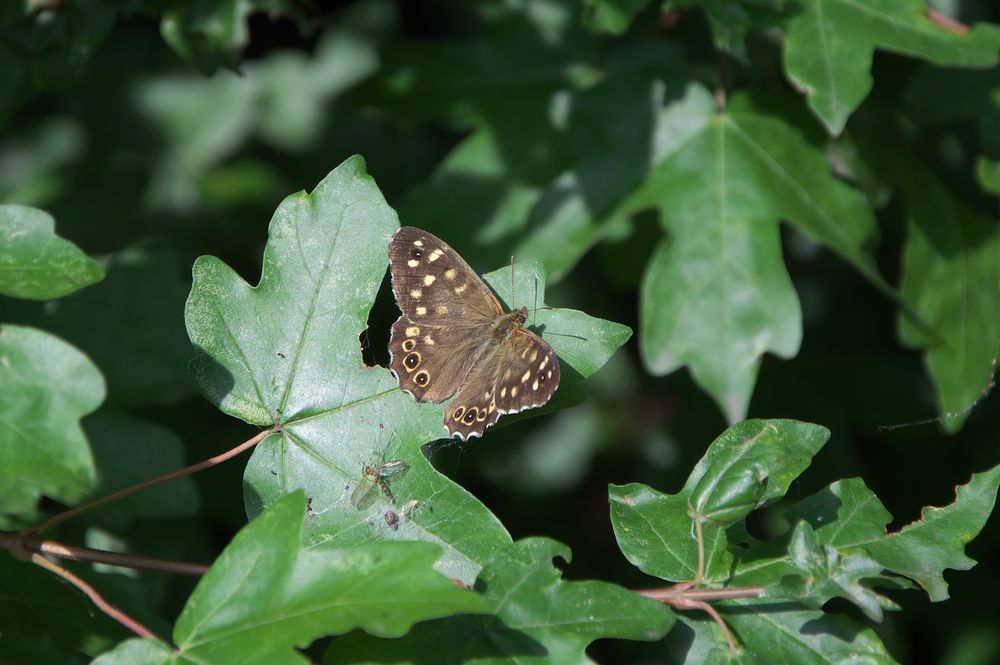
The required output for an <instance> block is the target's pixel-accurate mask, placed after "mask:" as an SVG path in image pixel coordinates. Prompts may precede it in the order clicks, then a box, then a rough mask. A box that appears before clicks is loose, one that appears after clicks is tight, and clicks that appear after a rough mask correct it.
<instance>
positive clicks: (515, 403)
mask: <svg viewBox="0 0 1000 665" xmlns="http://www.w3.org/2000/svg"><path fill="white" fill-rule="evenodd" d="M389 270H390V273H391V275H392V292H393V294H394V295H395V296H396V303H397V304H399V309H400V310H401V312H402V316H400V317H399V318H398V319H397V320H396V322H395V323H394V324H393V325H392V334H391V336H390V337H389V370H390V371H391V372H392V374H393V376H395V377H396V379H397V380H398V381H399V387H400V388H402V389H403V390H405V391H406V392H408V393H409V394H410V395H412V396H413V397H414V398H415V399H416V400H417V401H418V402H435V403H436V402H443V401H444V400H446V399H448V398H449V397H451V396H452V395H454V396H455V397H454V399H452V400H451V402H450V403H449V404H448V406H447V408H445V411H444V426H445V429H447V430H448V433H449V434H450V435H452V436H458V437H459V438H461V439H462V440H463V441H467V440H468V439H469V438H470V437H474V436H482V434H483V432H484V431H486V428H487V427H490V426H491V425H493V424H494V423H496V421H497V420H498V419H499V418H500V416H501V415H503V414H505V413H518V412H520V411H524V410H525V409H531V408H534V407H536V406H541V405H543V404H545V403H546V402H548V401H549V398H550V397H552V393H554V392H555V390H556V388H558V387H559V359H558V358H557V357H556V353H555V351H553V350H552V347H551V346H549V345H548V344H547V343H546V342H545V341H544V340H543V339H542V338H541V337H539V336H538V335H536V334H535V333H534V332H532V331H531V330H528V329H527V328H526V327H525V326H524V322H525V321H526V320H527V318H528V310H527V308H526V307H521V308H519V309H515V310H514V311H512V312H508V311H506V310H504V308H503V305H501V304H500V301H499V300H498V299H497V297H496V295H494V293H493V291H491V290H490V287H488V286H487V285H486V283H485V282H484V281H483V280H482V278H481V277H479V275H478V274H476V271H474V270H473V269H472V267H470V266H469V264H468V263H466V262H465V260H464V259H462V257H461V256H459V255H458V252H456V251H455V250H453V249H452V248H451V247H449V246H448V245H447V244H446V243H445V242H444V241H442V240H441V239H440V238H437V237H435V236H433V235H431V234H430V233H428V232H426V231H422V230H420V229H416V228H413V227H411V226H404V227H402V228H400V229H399V230H398V231H396V233H395V234H394V235H393V236H392V240H391V241H390V242H389Z"/></svg>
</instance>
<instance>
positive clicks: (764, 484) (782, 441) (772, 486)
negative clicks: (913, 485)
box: [609, 420, 829, 584]
mask: <svg viewBox="0 0 1000 665" xmlns="http://www.w3.org/2000/svg"><path fill="white" fill-rule="evenodd" d="M828 437H829V432H828V431H827V430H826V429H825V428H823V427H820V426H818V425H811V424H808V423H800V422H796V421H794V420H748V421H746V422H743V423H740V424H738V425H734V426H732V427H730V428H729V429H728V430H726V431H725V432H723V433H722V434H721V435H720V436H719V437H718V438H717V439H716V440H715V441H713V442H712V444H711V445H710V446H709V447H708V450H707V451H706V452H705V456H704V457H703V458H702V459H701V461H700V462H699V463H698V465H697V466H695V468H694V470H693V471H692V472H691V475H690V476H689V477H688V480H687V482H686V483H685V484H684V488H683V489H682V490H681V491H680V492H678V493H677V494H673V495H670V494H663V493H660V492H657V491H656V490H654V489H652V488H650V487H647V486H646V485H641V484H638V483H633V484H631V485H624V486H614V485H612V486H611V488H610V490H609V496H610V499H611V523H612V524H613V526H614V529H615V538H616V539H617V540H618V546H619V547H620V548H621V550H622V552H623V553H624V554H625V557H626V558H627V559H628V560H629V561H630V562H632V565H634V566H636V567H637V568H639V569H640V570H642V571H643V572H645V573H647V574H649V575H654V576H656V577H659V578H661V579H665V580H671V581H675V582H680V581H686V580H690V579H693V578H694V576H695V573H696V571H697V562H698V553H697V547H696V542H695V539H694V537H693V533H694V532H693V530H692V522H693V519H695V518H697V516H698V515H699V511H704V512H702V513H701V515H702V517H708V516H717V519H718V520H719V521H718V522H714V521H713V522H708V523H707V524H706V525H705V530H704V536H705V540H706V548H705V549H706V552H707V555H706V557H707V558H706V568H705V580H706V582H707V583H709V584H722V583H724V582H725V581H726V580H727V578H728V577H729V576H730V574H731V571H730V569H729V565H730V563H731V561H732V556H731V555H730V554H727V553H726V551H725V547H726V545H727V542H726V536H725V534H724V528H725V527H726V526H728V525H729V524H731V523H733V522H735V521H736V520H740V519H742V518H743V517H744V516H746V514H748V513H749V512H750V510H753V509H754V508H756V507H760V506H763V505H766V504H768V503H772V502H774V501H777V500H778V499H780V498H781V497H783V496H784V495H785V493H786V492H787V491H788V487H789V485H790V484H791V482H792V481H793V480H794V479H795V478H797V477H798V475H799V474H800V473H802V471H804V470H805V468H806V467H807V466H808V465H809V462H810V460H811V459H812V456H813V455H815V454H816V452H817V451H819V449H820V448H821V447H822V446H823V444H824V443H826V440H827V438H828ZM748 463H749V465H750V468H752V469H753V473H751V474H749V475H748V474H747V473H746V468H747V466H748ZM748 487H749V488H751V489H750V490H747V489H746V488H748ZM748 498H751V499H752V502H748ZM708 508H711V509H712V513H707V509H708ZM713 545H714V546H718V547H717V548H716V549H714V550H713Z"/></svg>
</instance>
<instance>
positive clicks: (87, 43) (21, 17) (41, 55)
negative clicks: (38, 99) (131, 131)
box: [0, 0, 120, 124]
mask: <svg viewBox="0 0 1000 665" xmlns="http://www.w3.org/2000/svg"><path fill="white" fill-rule="evenodd" d="M119 4H120V3H118V2H114V1H113V0H80V1H78V2H70V3H58V4H52V3H35V2H5V3H0V72H3V75H2V76H0V124H2V123H3V122H4V121H6V120H7V117H8V116H9V115H10V113H11V112H12V111H13V110H14V109H15V108H16V107H17V106H18V105H19V104H20V103H21V102H23V101H24V100H26V99H28V98H29V97H31V96H32V95H34V94H35V93H38V92H41V91H43V90H50V89H52V88H58V87H61V86H63V85H66V84H67V83H69V82H71V81H73V80H74V78H75V77H76V76H77V75H79V74H80V73H81V72H82V71H83V69H84V68H85V66H86V65H87V63H88V62H89V61H90V56H91V55H92V54H93V53H94V52H95V51H97V50H98V48H99V47H100V45H101V44H102V42H103V41H104V39H105V38H106V37H107V35H108V33H109V32H110V31H111V27H112V26H113V25H114V21H115V18H116V15H117V14H118V11H119V9H120V8H119Z"/></svg>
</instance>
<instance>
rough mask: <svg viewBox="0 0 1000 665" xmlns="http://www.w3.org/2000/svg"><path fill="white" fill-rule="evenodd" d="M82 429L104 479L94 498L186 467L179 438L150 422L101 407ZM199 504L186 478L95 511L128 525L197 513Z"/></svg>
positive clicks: (108, 521) (115, 524)
mask: <svg viewBox="0 0 1000 665" xmlns="http://www.w3.org/2000/svg"><path fill="white" fill-rule="evenodd" d="M84 429H85V430H86V432H87V437H88V439H89V440H90V446H91V448H92V449H93V452H94V460H95V461H96V464H97V471H98V476H99V478H100V482H99V483H98V487H97V489H96V490H95V491H94V493H93V498H98V497H101V496H106V495H108V494H111V493H112V492H116V491H118V490H120V489H124V488H126V487H130V486H132V485H136V484H138V483H140V482H142V481H144V480H147V479H149V478H155V477H157V476H160V475H163V474H166V473H169V472H171V471H176V470H177V469H180V468H181V467H183V466H184V448H183V444H182V443H181V440H180V439H179V438H177V436H176V435H175V434H174V433H173V432H171V431H170V430H168V429H165V428H163V427H161V426H159V425H156V424H154V423H152V422H149V421H145V420H141V419H139V418H136V417H134V416H130V415H127V414H125V413H121V412H117V411H111V410H108V409H102V410H100V411H98V412H97V413H95V414H94V415H92V416H90V417H88V418H87V419H86V421H85V422H84ZM199 507H200V501H199V498H198V490H197V488H196V487H195V484H194V481H193V480H192V479H191V478H190V477H184V478H177V479H175V480H173V481H171V482H170V484H169V485H157V486H154V487H150V488H148V489H144V490H143V491H141V492H137V493H136V494H133V495H131V496H127V497H125V498H124V499H121V500H119V501H115V502H114V503H111V504H108V505H106V506H102V507H101V508H98V509H97V510H95V511H94V512H93V513H91V515H92V516H93V517H94V518H95V519H97V520H98V521H99V522H100V523H102V524H105V525H107V526H109V527H110V528H112V529H124V528H126V527H128V526H129V525H130V524H131V523H132V522H133V521H135V520H148V519H164V518H169V517H179V516H183V515H193V514H195V513H196V512H197V511H198V508H199Z"/></svg>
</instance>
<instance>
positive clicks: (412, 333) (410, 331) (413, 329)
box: [406, 326, 420, 337]
mask: <svg viewBox="0 0 1000 665" xmlns="http://www.w3.org/2000/svg"><path fill="white" fill-rule="evenodd" d="M419 334H420V328H418V327H417V326H410V327H409V328H407V329H406V336H407V337H416V336H417V335H419Z"/></svg>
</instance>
